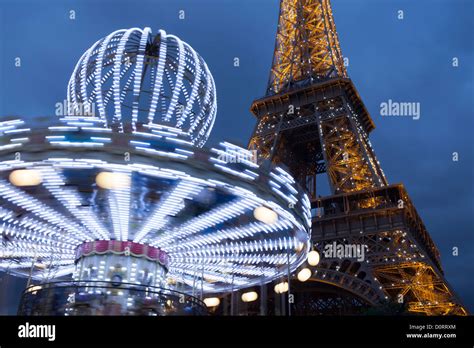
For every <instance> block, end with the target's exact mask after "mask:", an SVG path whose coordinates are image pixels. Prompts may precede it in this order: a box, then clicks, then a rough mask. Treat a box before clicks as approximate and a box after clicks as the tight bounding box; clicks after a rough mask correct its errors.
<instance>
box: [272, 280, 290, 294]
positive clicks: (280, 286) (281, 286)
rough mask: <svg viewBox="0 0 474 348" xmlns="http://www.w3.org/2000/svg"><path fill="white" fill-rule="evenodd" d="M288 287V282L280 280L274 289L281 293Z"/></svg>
mask: <svg viewBox="0 0 474 348" xmlns="http://www.w3.org/2000/svg"><path fill="white" fill-rule="evenodd" d="M288 289H289V286H288V282H281V283H278V284H277V285H275V287H274V290H275V292H276V293H277V294H283V293H284V292H287V291H288Z"/></svg>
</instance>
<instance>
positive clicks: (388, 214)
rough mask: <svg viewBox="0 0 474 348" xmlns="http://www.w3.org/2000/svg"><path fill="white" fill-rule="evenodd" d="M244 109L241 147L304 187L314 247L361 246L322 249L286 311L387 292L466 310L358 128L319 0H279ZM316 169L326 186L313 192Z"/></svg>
mask: <svg viewBox="0 0 474 348" xmlns="http://www.w3.org/2000/svg"><path fill="white" fill-rule="evenodd" d="M251 111H252V112H253V114H254V115H255V116H256V117H257V120H258V122H257V125H256V128H255V130H254V133H253V135H252V138H251V140H250V142H249V148H251V149H254V150H257V153H258V158H259V161H261V162H262V161H265V160H267V161H271V162H274V163H283V164H285V165H286V166H287V167H288V168H289V170H290V171H291V173H292V174H293V175H294V176H295V177H296V178H297V180H298V181H299V182H300V183H301V184H302V185H304V187H306V189H307V191H308V193H309V194H310V196H311V199H312V207H313V208H314V209H313V210H314V211H315V214H314V218H313V226H312V242H313V246H314V248H315V249H317V250H319V251H320V252H321V249H322V248H323V246H324V245H327V244H328V243H331V244H333V243H337V244H336V245H339V244H341V245H366V246H367V250H366V251H365V260H363V261H357V260H356V259H354V258H336V257H334V258H326V257H323V258H322V260H321V262H320V264H319V265H318V266H317V267H316V268H315V269H313V273H312V276H311V278H310V279H309V280H308V281H307V282H304V283H300V282H297V281H296V282H292V288H291V292H292V293H293V294H294V296H295V303H294V304H293V305H292V311H293V313H295V312H296V313H300V314H337V313H342V314H344V313H354V312H357V308H358V307H364V306H368V307H377V306H383V304H384V303H386V302H387V301H390V302H403V303H404V304H405V306H406V308H407V310H408V311H410V312H418V313H423V314H426V315H451V314H452V315H465V314H466V310H465V309H464V307H463V306H462V304H461V302H460V300H459V299H458V298H457V297H456V295H455V294H454V292H453V290H452V288H451V287H450V286H449V284H448V283H447V281H446V280H445V278H444V276H443V271H442V268H441V264H440V255H439V252H438V249H437V248H436V246H435V244H434V243H433V241H432V239H431V237H430V235H429V234H428V232H427V230H426V228H425V225H424V224H423V221H422V220H421V218H420V216H419V215H418V213H417V211H416V209H415V207H414V205H413V204H412V202H411V200H410V198H409V196H408V194H407V192H406V191H405V189H404V187H403V185H402V184H395V185H389V184H388V182H387V179H386V178H385V175H384V173H383V171H382V169H381V167H380V163H379V162H378V161H377V158H376V156H375V153H374V150H373V148H372V145H371V143H370V141H369V137H368V135H369V133H370V132H371V131H372V130H373V129H374V128H375V125H374V123H373V121H372V119H371V117H370V115H369V113H368V111H367V109H366V107H365V106H364V104H363V102H362V99H361V97H360V96H359V94H358V92H357V90H356V88H355V87H354V85H353V83H352V81H351V80H350V79H349V78H348V77H347V72H346V69H345V66H344V59H343V56H342V54H341V49H340V46H339V41H338V35H337V32H336V28H335V24H334V20H333V16H332V10H331V4H330V2H329V0H281V3H280V14H279V23H278V30H277V36H276V45H275V51H274V57H273V64H272V68H271V72H270V79H269V82H268V88H267V93H266V96H265V97H264V98H261V99H258V100H255V101H254V102H253V104H252V107H251ZM322 173H327V175H328V178H329V184H330V188H331V191H332V195H331V196H327V197H323V198H321V197H319V198H318V197H317V192H318V191H317V184H316V177H317V175H318V174H322ZM344 299H346V300H344ZM347 299H349V300H347ZM341 303H343V305H341Z"/></svg>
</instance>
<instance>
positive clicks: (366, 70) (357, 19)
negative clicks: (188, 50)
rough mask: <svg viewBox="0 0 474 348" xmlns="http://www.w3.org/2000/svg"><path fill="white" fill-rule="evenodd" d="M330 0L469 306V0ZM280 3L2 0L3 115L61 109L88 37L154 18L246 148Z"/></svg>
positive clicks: (362, 82)
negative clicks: (192, 58)
mask: <svg viewBox="0 0 474 348" xmlns="http://www.w3.org/2000/svg"><path fill="white" fill-rule="evenodd" d="M332 3H333V10H334V18H335V21H336V27H337V30H338V33H339V39H340V43H341V48H342V53H343V55H344V56H346V57H348V58H349V67H348V73H349V75H350V77H351V78H352V80H353V81H354V83H355V85H356V87H357V89H358V90H359V93H360V95H361V97H362V98H363V101H364V103H365V104H366V106H367V108H368V110H369V112H370V114H371V116H372V118H373V120H374V122H375V125H376V129H375V130H374V131H373V132H372V133H371V142H372V145H373V146H374V148H375V152H376V154H377V157H378V159H379V161H380V163H381V164H382V167H383V170H384V172H385V174H386V175H387V178H388V180H389V182H390V183H399V182H402V183H404V184H405V186H406V188H407V190H408V192H409V194H410V196H411V198H412V200H413V201H414V203H415V205H416V207H417V210H418V212H419V214H420V215H421V217H422V218H423V220H424V222H425V224H426V227H427V228H428V231H429V233H430V234H431V236H432V238H433V240H434V241H435V243H436V245H437V246H438V248H439V249H440V252H441V256H442V264H443V267H444V271H445V274H446V278H447V279H448V281H449V282H450V283H451V285H452V286H453V288H454V289H455V290H456V292H457V293H458V294H459V296H460V297H461V299H462V300H463V301H464V303H465V304H466V305H467V307H468V308H469V309H470V311H471V312H472V311H474V292H473V291H472V289H473V288H474V281H473V276H474V229H473V216H474V214H473V212H474V206H473V193H474V192H473V191H474V190H473V182H472V179H473V169H474V165H473V164H474V157H473V140H472V132H473V111H472V110H473V106H472V103H473V96H474V90H473V67H472V66H473V61H474V57H473V52H474V47H473V46H474V40H473V34H472V33H473V32H474V28H473V21H472V14H473V13H474V2H473V1H471V0H417V1H413V0H333V1H332ZM278 7H279V1H277V0H199V1H197V0H182V1H180V0H140V1H134V0H115V1H105V0H82V1H66V0H62V1H58V0H48V1H45V0H42V1H38V0H0V115H1V116H2V117H3V116H11V115H19V116H22V117H24V118H26V119H28V118H31V117H34V116H45V115H54V113H55V104H56V103H57V102H62V101H63V100H64V99H65V96H66V85H67V82H68V80H69V76H70V74H71V72H72V70H73V68H74V65H75V63H76V61H77V60H78V59H79V57H80V56H81V54H82V53H83V52H84V51H85V50H86V49H87V48H88V47H89V46H90V45H91V44H93V43H94V42H95V41H96V40H98V39H99V38H101V37H104V36H106V35H107V34H109V33H110V32H112V31H114V30H117V29H120V28H129V27H141V28H143V27H146V26H148V27H151V28H152V29H153V31H154V32H156V31H157V30H158V29H160V28H161V29H164V30H165V31H166V32H168V33H171V34H174V35H177V36H179V37H180V38H181V39H182V40H184V41H186V42H188V43H189V44H190V45H191V46H192V47H193V48H194V49H195V50H196V51H198V52H199V53H200V54H201V56H202V57H203V58H204V59H205V60H206V62H207V64H208V66H209V68H210V70H211V72H212V74H213V76H214V78H215V81H216V86H217V96H218V114H217V121H216V123H215V126H214V130H213V133H212V136H211V138H210V140H209V144H214V143H216V142H218V141H221V140H224V139H225V140H228V141H231V142H234V143H237V144H241V145H246V144H247V141H248V139H249V137H250V135H251V133H252V131H253V128H254V125H255V119H254V117H253V116H252V115H251V113H250V111H249V107H250V104H251V103H252V101H253V100H254V99H256V98H259V97H262V96H263V95H264V92H265V90H266V84H267V81H268V75H269V70H270V64H271V61H272V54H273V48H274V40H275V32H276V26H277V19H278ZM71 10H73V11H75V19H74V20H71V19H70V18H69V15H70V11H71ZM180 10H184V11H185V19H183V20H182V19H179V16H178V15H179V11H180ZM399 10H402V11H403V12H404V18H403V20H400V19H398V18H397V16H398V11H399ZM16 57H19V58H20V59H21V67H15V58H16ZM234 57H238V58H239V59H240V66H239V67H234V65H233V62H234ZM453 57H457V58H458V61H459V66H458V67H453V65H452V61H453ZM389 99H391V100H393V101H398V102H417V103H420V105H421V116H420V119H418V120H413V119H412V118H410V117H382V116H381V115H380V113H381V110H380V104H381V103H383V102H387V101H388V100H389ZM51 117H54V116H51ZM453 152H457V153H458V154H459V161H457V162H454V161H453V160H452V157H453ZM453 247H457V248H459V255H458V256H454V255H453V253H452V250H453ZM24 285H25V282H24V281H23V280H22V281H18V280H14V279H11V278H5V277H4V278H3V279H2V282H0V304H1V308H0V313H14V312H15V311H16V306H17V302H16V300H17V297H18V295H17V294H18V293H19V291H20V290H21V289H22V287H24ZM7 294H8V296H6V295H7Z"/></svg>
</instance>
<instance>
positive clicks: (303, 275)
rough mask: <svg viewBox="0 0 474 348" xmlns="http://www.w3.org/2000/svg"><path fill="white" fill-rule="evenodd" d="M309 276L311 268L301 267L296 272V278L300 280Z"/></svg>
mask: <svg viewBox="0 0 474 348" xmlns="http://www.w3.org/2000/svg"><path fill="white" fill-rule="evenodd" d="M309 278H311V270H310V269H309V268H303V269H302V270H301V271H299V272H298V280H299V281H300V282H305V281H307V280H308V279H309Z"/></svg>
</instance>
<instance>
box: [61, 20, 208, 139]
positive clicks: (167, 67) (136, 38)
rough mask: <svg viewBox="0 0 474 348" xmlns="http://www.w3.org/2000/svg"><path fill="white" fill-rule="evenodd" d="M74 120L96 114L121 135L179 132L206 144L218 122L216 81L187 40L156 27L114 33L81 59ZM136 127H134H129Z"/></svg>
mask: <svg viewBox="0 0 474 348" xmlns="http://www.w3.org/2000/svg"><path fill="white" fill-rule="evenodd" d="M67 98H68V108H69V116H71V115H76V116H94V117H98V118H99V119H100V120H102V122H103V124H104V126H111V127H114V128H116V129H117V130H118V131H120V132H123V131H125V132H126V131H136V130H137V127H138V125H139V124H140V125H145V127H146V128H147V130H148V131H152V130H153V129H155V128H156V125H161V126H166V127H171V128H176V131H178V132H180V133H182V135H184V136H185V137H187V138H188V140H189V141H191V142H192V143H193V144H194V145H197V146H203V145H204V143H205V142H206V140H207V138H208V137H209V133H210V132H211V129H212V127H213V124H214V120H215V116H216V112H217V104H216V88H215V84H214V79H213V77H212V75H211V73H210V71H209V69H208V67H207V64H206V63H205V62H204V60H203V59H202V57H201V56H200V55H199V54H198V53H196V51H194V50H193V48H192V47H191V46H190V45H188V44H187V43H186V42H183V41H181V40H180V39H179V38H178V37H176V36H174V35H169V34H167V33H166V32H165V31H164V30H160V31H159V32H158V33H157V34H156V35H154V34H152V31H151V29H150V28H144V29H139V28H131V29H122V30H117V31H114V32H113V33H111V34H109V35H107V36H106V37H104V38H102V39H100V40H99V41H97V42H96V43H95V44H94V45H92V46H91V47H90V48H89V49H88V50H87V51H86V52H85V53H84V54H83V55H82V57H81V58H80V59H79V61H78V62H77V65H76V67H75V69H74V72H73V73H72V76H71V78H70V80H69V84H68V88H67ZM128 126H130V127H131V129H127V127H128Z"/></svg>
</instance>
